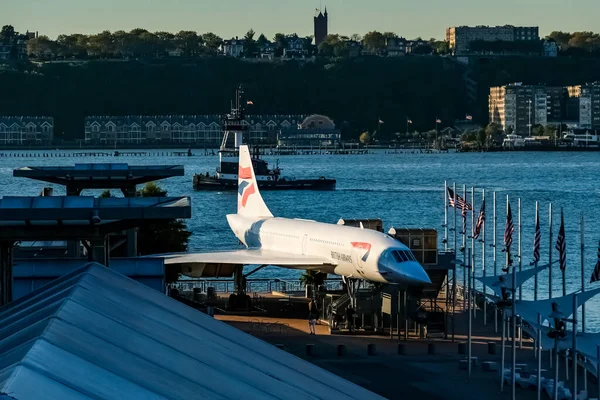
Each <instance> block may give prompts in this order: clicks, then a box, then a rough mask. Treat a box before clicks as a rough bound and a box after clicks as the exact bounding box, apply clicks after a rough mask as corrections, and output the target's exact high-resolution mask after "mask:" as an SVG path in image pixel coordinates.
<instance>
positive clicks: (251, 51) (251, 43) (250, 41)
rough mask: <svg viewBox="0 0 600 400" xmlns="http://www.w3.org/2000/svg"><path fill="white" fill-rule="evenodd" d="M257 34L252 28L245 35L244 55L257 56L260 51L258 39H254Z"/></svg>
mask: <svg viewBox="0 0 600 400" xmlns="http://www.w3.org/2000/svg"><path fill="white" fill-rule="evenodd" d="M255 34H256V33H255V32H254V30H253V29H250V30H249V31H248V32H246V35H245V36H244V55H245V56H246V57H249V58H251V57H255V56H256V53H257V51H258V48H257V45H256V40H254V35H255Z"/></svg>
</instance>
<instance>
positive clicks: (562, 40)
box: [546, 31, 571, 50]
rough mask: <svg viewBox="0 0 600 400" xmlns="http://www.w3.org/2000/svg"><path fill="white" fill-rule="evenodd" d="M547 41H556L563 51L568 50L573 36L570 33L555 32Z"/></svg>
mask: <svg viewBox="0 0 600 400" xmlns="http://www.w3.org/2000/svg"><path fill="white" fill-rule="evenodd" d="M546 39H551V40H554V41H555V42H556V44H557V45H558V47H559V48H560V49H561V50H566V49H567V48H568V47H569V40H570V39H571V34H570V33H569V32H562V31H554V32H552V33H550V34H549V35H548V36H546Z"/></svg>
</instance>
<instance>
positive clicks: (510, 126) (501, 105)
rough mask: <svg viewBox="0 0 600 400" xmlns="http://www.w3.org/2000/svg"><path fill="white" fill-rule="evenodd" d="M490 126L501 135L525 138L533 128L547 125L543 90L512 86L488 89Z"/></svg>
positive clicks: (532, 86)
mask: <svg viewBox="0 0 600 400" xmlns="http://www.w3.org/2000/svg"><path fill="white" fill-rule="evenodd" d="M489 116H490V123H492V122H493V123H496V124H498V125H499V126H500V127H501V128H502V130H503V131H504V132H509V131H512V132H511V133H514V134H516V135H520V136H527V135H529V134H530V128H532V127H533V126H534V125H546V124H547V123H548V98H547V92H546V87H545V86H541V85H523V84H521V83H512V84H510V85H506V86H497V87H492V88H490V94H489Z"/></svg>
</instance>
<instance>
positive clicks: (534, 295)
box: [533, 201, 540, 301]
mask: <svg viewBox="0 0 600 400" xmlns="http://www.w3.org/2000/svg"><path fill="white" fill-rule="evenodd" d="M539 212H540V209H539V204H538V202H537V201H536V202H535V227H536V228H535V229H537V226H538V223H539V218H540V214H539ZM534 241H535V238H534ZM534 248H535V243H534ZM534 252H535V249H534ZM537 267H538V262H537V259H535V261H534V263H533V268H535V269H536V270H537ZM533 279H534V280H533V301H537V299H538V273H537V272H536V273H535V275H534V276H533Z"/></svg>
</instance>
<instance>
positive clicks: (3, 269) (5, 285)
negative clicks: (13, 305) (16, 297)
mask: <svg viewBox="0 0 600 400" xmlns="http://www.w3.org/2000/svg"><path fill="white" fill-rule="evenodd" d="M12 247H13V242H2V243H1V244H0V280H1V282H0V306H3V305H5V304H8V303H10V302H11V301H12V284H13V276H12Z"/></svg>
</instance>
